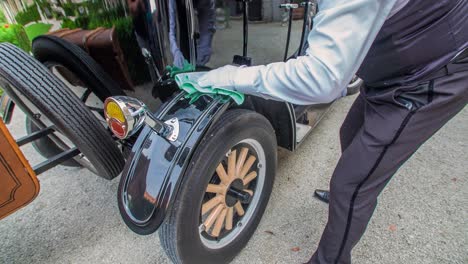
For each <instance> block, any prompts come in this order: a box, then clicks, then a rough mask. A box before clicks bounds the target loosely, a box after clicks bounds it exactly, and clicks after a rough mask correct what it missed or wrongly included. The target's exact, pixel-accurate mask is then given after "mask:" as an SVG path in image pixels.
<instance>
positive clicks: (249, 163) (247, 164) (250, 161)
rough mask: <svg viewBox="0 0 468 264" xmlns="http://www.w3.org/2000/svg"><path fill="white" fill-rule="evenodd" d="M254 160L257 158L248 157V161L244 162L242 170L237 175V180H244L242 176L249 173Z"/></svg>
mask: <svg viewBox="0 0 468 264" xmlns="http://www.w3.org/2000/svg"><path fill="white" fill-rule="evenodd" d="M255 160H257V158H255V157H254V156H250V157H249V159H248V160H247V161H246V162H245V164H244V167H242V170H241V172H240V174H239V178H241V179H243V178H244V176H245V175H246V174H247V172H249V170H250V168H251V167H252V165H253V164H254V162H255Z"/></svg>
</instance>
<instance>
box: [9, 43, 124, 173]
mask: <svg viewBox="0 0 468 264" xmlns="http://www.w3.org/2000/svg"><path fill="white" fill-rule="evenodd" d="M0 56H1V57H2V60H0V82H1V83H2V87H3V88H4V89H5V91H6V92H7V93H8V94H9V96H10V97H11V98H12V99H14V100H15V102H16V103H17V104H18V105H19V103H21V104H22V105H23V107H22V109H23V110H24V111H26V112H27V114H28V115H29V116H34V123H35V124H36V125H38V127H40V128H41V129H42V128H44V129H45V128H47V127H50V128H51V129H53V131H55V133H53V134H49V137H50V138H51V139H52V140H53V142H54V143H55V144H57V145H59V146H60V147H61V148H62V149H63V150H67V149H74V148H75V147H76V149H78V150H79V151H80V152H81V154H80V156H79V158H78V159H76V160H77V162H79V163H80V164H81V165H83V166H85V167H88V168H90V170H92V171H94V172H96V173H97V174H98V175H100V176H102V177H104V178H107V179H112V178H114V177H116V176H117V175H118V174H119V173H120V172H121V170H122V168H123V166H124V162H125V161H124V158H123V156H122V153H121V151H120V150H119V148H118V147H117V145H116V143H115V142H114V140H113V139H112V137H110V136H109V133H108V131H107V130H106V129H105V128H104V127H103V125H102V124H101V123H99V121H97V120H96V118H95V117H94V115H93V113H91V111H90V110H89V109H88V108H87V107H86V106H85V105H84V104H83V103H82V102H81V101H80V100H79V99H78V98H77V97H76V95H75V94H73V93H72V92H71V91H70V90H69V89H67V88H66V87H65V85H64V84H63V82H61V81H60V80H59V79H58V78H57V77H56V76H54V75H53V74H51V73H50V72H49V71H48V69H47V68H45V67H44V66H43V65H41V64H40V63H39V62H38V61H36V60H34V58H32V57H31V56H29V55H28V54H26V53H24V52H23V51H21V50H20V49H18V48H17V47H15V46H13V45H11V44H7V43H1V44H0Z"/></svg>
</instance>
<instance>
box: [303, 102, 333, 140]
mask: <svg viewBox="0 0 468 264" xmlns="http://www.w3.org/2000/svg"><path fill="white" fill-rule="evenodd" d="M331 105H332V104H322V105H314V106H309V107H308V108H306V109H304V108H302V109H301V107H298V108H296V110H299V111H301V112H302V113H301V114H300V115H297V118H296V147H298V146H299V145H300V144H301V143H302V142H303V141H304V139H305V138H306V137H307V135H309V134H310V133H311V132H312V130H314V128H315V127H316V126H317V124H318V123H319V122H320V120H322V118H323V117H324V116H325V114H326V113H327V112H328V110H330V107H331ZM296 114H297V113H296Z"/></svg>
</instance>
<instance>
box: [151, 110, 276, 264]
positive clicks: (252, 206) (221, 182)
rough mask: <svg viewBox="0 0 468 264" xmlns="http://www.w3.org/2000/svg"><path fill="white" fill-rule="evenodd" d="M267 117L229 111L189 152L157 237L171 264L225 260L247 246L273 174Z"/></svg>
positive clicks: (271, 137)
mask: <svg viewBox="0 0 468 264" xmlns="http://www.w3.org/2000/svg"><path fill="white" fill-rule="evenodd" d="M276 151H277V150H276V137H275V133H274V130H273V128H272V126H271V124H270V123H269V121H268V120H267V119H266V118H264V117H263V116H262V115H259V114H257V113H255V112H252V111H247V110H231V111H228V112H226V113H225V114H223V115H222V116H221V118H220V120H218V121H217V123H216V124H215V125H214V126H213V127H212V128H211V129H210V131H208V133H207V135H206V137H205V138H204V139H203V141H202V142H201V144H200V145H199V149H197V151H196V153H195V154H194V156H193V159H192V162H191V163H190V166H189V168H188V169H187V173H186V175H185V176H184V180H183V182H182V184H181V189H180V192H179V194H178V196H177V198H176V202H175V204H174V206H173V208H172V209H171V210H170V212H169V215H168V217H167V218H166V221H165V222H164V223H163V225H162V226H161V228H160V233H159V235H160V240H161V243H162V245H163V248H164V250H165V251H166V253H167V255H168V256H169V258H170V259H171V260H172V261H173V262H174V263H227V262H229V261H231V260H232V259H233V258H234V257H235V256H236V255H237V254H238V253H239V251H240V250H241V249H242V248H243V247H244V246H245V245H246V244H247V242H248V241H249V239H250V237H251V236H252V234H253V233H254V231H255V229H256V228H257V225H258V224H259V222H260V219H261V217H262V215H263V212H264V210H265V208H266V205H267V203H268V200H269V197H270V194H271V190H272V187H273V182H274V177H275V173H276V155H277V153H276Z"/></svg>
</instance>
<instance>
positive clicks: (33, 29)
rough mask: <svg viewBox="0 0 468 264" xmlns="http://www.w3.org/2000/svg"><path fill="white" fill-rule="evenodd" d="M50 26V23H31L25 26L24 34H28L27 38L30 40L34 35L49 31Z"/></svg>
mask: <svg viewBox="0 0 468 264" xmlns="http://www.w3.org/2000/svg"><path fill="white" fill-rule="evenodd" d="M51 27H52V25H51V24H44V23H36V24H31V25H29V26H27V27H26V28H25V30H26V35H28V38H29V40H31V41H32V40H33V39H34V38H35V37H37V36H40V35H44V34H45V33H47V32H49V30H50V28H51Z"/></svg>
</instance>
